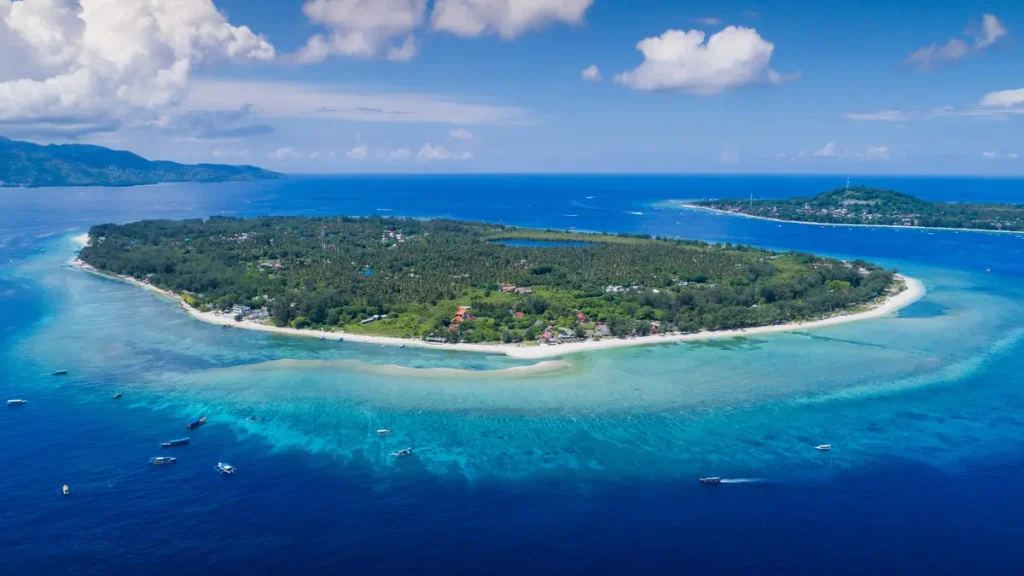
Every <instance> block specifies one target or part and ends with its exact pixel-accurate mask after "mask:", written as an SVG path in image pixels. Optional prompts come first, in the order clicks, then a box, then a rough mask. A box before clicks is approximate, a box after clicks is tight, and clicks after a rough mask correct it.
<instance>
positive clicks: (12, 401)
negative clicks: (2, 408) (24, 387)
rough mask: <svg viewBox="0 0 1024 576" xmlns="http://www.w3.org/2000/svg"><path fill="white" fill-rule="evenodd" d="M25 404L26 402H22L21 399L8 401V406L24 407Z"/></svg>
mask: <svg viewBox="0 0 1024 576" xmlns="http://www.w3.org/2000/svg"><path fill="white" fill-rule="evenodd" d="M24 403H25V401H24V400H22V399H21V398H14V399H12V400H8V401H7V405H8V406H20V405H22V404H24Z"/></svg>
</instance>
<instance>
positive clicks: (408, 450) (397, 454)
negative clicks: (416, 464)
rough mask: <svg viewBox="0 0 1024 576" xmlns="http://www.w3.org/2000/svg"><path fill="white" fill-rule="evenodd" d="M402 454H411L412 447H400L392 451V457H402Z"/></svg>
mask: <svg viewBox="0 0 1024 576" xmlns="http://www.w3.org/2000/svg"><path fill="white" fill-rule="evenodd" d="M403 456H412V448H402V449H401V450H399V451H397V452H392V453H391V457H392V458H402V457H403Z"/></svg>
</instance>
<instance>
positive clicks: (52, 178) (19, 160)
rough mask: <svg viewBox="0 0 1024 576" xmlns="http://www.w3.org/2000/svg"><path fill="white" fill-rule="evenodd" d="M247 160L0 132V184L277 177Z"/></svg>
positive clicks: (131, 183)
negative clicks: (175, 156)
mask: <svg viewBox="0 0 1024 576" xmlns="http://www.w3.org/2000/svg"><path fill="white" fill-rule="evenodd" d="M283 177H284V175H283V174H279V173H277V172H272V171H270V170H265V169H263V168H259V167H256V166H249V165H227V164H206V163H204V164H181V163H178V162H171V161H168V160H148V159H146V158H143V157H142V156H139V155H138V154H135V153H134V152H128V151H125V150H113V149H111V148H105V147H103V146H96V145H92V144H45V145H44V144H35V143H32V142H22V141H18V140H11V139H9V138H5V137H3V136H0V187H5V188H12V187H27V188H37V187H43V186H138V185H145V184H159V183H161V182H237V181H251V180H271V179H277V178H283Z"/></svg>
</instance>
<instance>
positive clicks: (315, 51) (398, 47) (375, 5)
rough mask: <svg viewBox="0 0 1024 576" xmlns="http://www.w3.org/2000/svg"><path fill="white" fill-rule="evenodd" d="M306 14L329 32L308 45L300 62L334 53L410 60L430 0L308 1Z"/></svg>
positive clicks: (317, 36)
mask: <svg viewBox="0 0 1024 576" xmlns="http://www.w3.org/2000/svg"><path fill="white" fill-rule="evenodd" d="M302 12H303V13H304V14H305V15H306V17H307V18H309V19H310V20H311V21H312V22H315V23H317V24H320V25H322V26H324V27H326V28H327V30H328V32H327V33H326V34H315V35H314V36H312V37H311V38H310V39H309V40H308V41H307V42H306V45H305V46H304V47H303V48H302V49H300V50H299V52H298V54H296V58H297V59H298V61H299V62H300V63H310V62H320V61H323V60H325V59H327V57H328V56H330V55H332V54H342V55H345V56H350V57H354V58H376V57H379V56H385V57H387V58H389V59H391V60H409V59H411V58H412V57H413V56H415V55H416V41H415V39H414V38H413V36H412V35H411V34H412V32H413V31H414V30H416V29H417V28H418V27H419V26H420V25H421V24H422V23H423V22H424V20H425V19H426V13H427V0H307V1H306V3H305V4H303V6H302ZM399 39H400V40H399Z"/></svg>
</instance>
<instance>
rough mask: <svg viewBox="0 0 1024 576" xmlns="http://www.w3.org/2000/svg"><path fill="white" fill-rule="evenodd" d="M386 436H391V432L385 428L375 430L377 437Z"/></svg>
mask: <svg viewBox="0 0 1024 576" xmlns="http://www.w3.org/2000/svg"><path fill="white" fill-rule="evenodd" d="M388 434H391V430H388V429H387V428H381V429H380V430H377V436H387V435H388Z"/></svg>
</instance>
